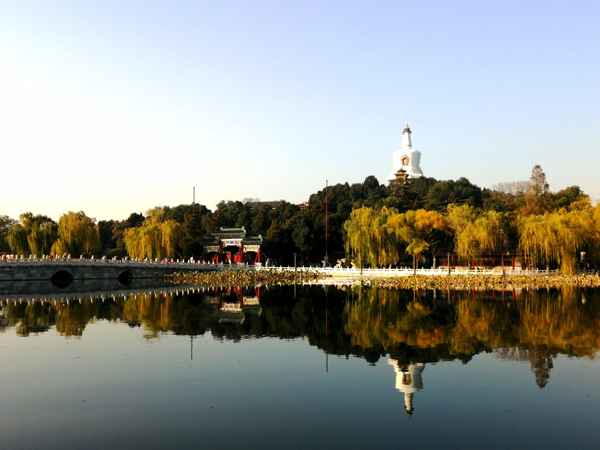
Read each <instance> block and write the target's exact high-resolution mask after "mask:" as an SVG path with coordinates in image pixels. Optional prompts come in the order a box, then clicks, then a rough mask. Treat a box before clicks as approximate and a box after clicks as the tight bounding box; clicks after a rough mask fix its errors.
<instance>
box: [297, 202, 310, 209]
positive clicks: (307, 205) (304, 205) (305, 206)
mask: <svg viewBox="0 0 600 450" xmlns="http://www.w3.org/2000/svg"><path fill="white" fill-rule="evenodd" d="M309 206H310V205H309V204H308V203H306V202H304V203H300V204H299V205H298V208H300V209H306V208H308V207H309Z"/></svg>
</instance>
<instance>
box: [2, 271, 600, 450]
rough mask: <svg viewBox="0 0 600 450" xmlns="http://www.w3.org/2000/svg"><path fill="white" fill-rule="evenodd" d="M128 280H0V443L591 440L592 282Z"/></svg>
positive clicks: (368, 444) (595, 336)
mask: <svg viewBox="0 0 600 450" xmlns="http://www.w3.org/2000/svg"><path fill="white" fill-rule="evenodd" d="M138 281H140V280H136V283H138ZM136 283H134V284H133V285H132V286H128V287H122V286H114V287H110V286H109V287H107V286H105V285H103V286H102V288H101V289H99V288H98V287H95V286H94V285H93V284H91V285H90V284H80V285H78V284H77V282H76V283H74V284H73V285H72V286H69V287H67V288H63V289H62V290H61V289H58V288H55V287H52V286H50V285H47V286H46V285H44V284H43V283H41V284H21V285H19V284H12V285H8V284H4V285H0V301H2V307H1V310H0V355H1V361H2V364H0V379H1V380H2V383H1V387H0V392H1V397H0V436H2V437H1V448H3V449H17V448H24V449H31V448H45V449H59V448H60V449H64V448H86V449H96V448H98V449H100V448H111V449H120V448H134V447H135V448H144V449H162V448H200V447H205V448H215V449H219V448H222V449H233V448H244V449H254V448H257V449H258V448H260V449H265V448H268V449H270V448H272V449H279V448H285V449H306V448H344V449H354V448H356V449H359V448H361V449H362V448H382V449H383V448H391V447H400V446H414V447H418V448H425V449H427V448H432V449H433V448H443V447H445V448H461V449H470V448H473V449H480V448H503V449H505V448H528V449H538V448H539V449H564V448H577V449H579V448H598V439H599V438H600V432H599V431H598V419H600V376H598V375H599V374H600V363H599V362H598V359H597V358H596V357H597V356H598V349H599V348H600V333H599V330H600V326H599V325H600V297H599V292H598V290H594V289H581V288H572V287H568V286H566V287H563V288H561V289H531V290H527V289H523V290H505V291H393V290H374V289H369V288H361V287H343V286H342V287H335V286H329V287H327V286H295V287H294V286H289V287H270V288H266V287H264V286H263V287H232V288H221V289H211V288H201V287H198V286H171V285H157V284H156V283H154V284H153V285H148V286H144V285H137V284H136ZM28 287H29V288H30V289H29V292H28ZM11 292H15V293H16V294H11Z"/></svg>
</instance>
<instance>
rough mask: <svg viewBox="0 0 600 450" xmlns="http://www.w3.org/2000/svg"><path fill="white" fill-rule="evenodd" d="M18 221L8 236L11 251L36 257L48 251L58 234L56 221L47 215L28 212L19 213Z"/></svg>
mask: <svg viewBox="0 0 600 450" xmlns="http://www.w3.org/2000/svg"><path fill="white" fill-rule="evenodd" d="M19 222H20V223H18V224H15V225H14V226H13V227H12V229H11V233H10V234H9V236H8V243H9V245H10V247H11V249H12V251H13V253H16V254H19V255H24V256H27V255H29V254H32V255H34V256H38V257H41V256H42V255H45V254H48V253H50V250H51V248H52V244H53V243H54V241H55V240H56V238H57V235H58V234H57V226H56V222H54V221H53V220H52V219H50V218H49V217H47V216H43V215H41V214H37V215H35V216H34V215H33V214H32V213H30V212H27V213H24V214H21V215H20V216H19Z"/></svg>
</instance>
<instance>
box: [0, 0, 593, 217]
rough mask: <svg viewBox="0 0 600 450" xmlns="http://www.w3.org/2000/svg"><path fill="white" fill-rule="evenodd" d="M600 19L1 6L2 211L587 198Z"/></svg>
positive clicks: (325, 9)
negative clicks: (483, 190) (388, 193)
mask: <svg viewBox="0 0 600 450" xmlns="http://www.w3.org/2000/svg"><path fill="white" fill-rule="evenodd" d="M599 23H600V2H598V1H597V0H596V1H578V2H573V1H570V2H567V1H544V2H542V1H527V0H525V1H519V2H516V1H504V2H498V1H482V0H478V1H447V0H446V1H426V0H425V1H423V0H421V1H398V0H396V1H369V2H367V1H351V0H343V1H285V0H277V1H227V0H220V1H169V2H167V1H153V0H139V1H127V0H119V1H109V0H103V1H98V2H90V1H49V0H44V1H34V0H31V1H22V0H14V1H13V0H4V1H2V2H1V3H0V149H1V152H2V159H1V161H2V170H1V174H2V183H1V184H0V186H1V187H0V214H7V215H9V216H11V217H13V218H17V217H18V215H19V214H21V213H23V212H26V211H31V212H33V213H34V214H37V213H42V214H46V215H49V216H51V217H53V218H55V219H58V218H59V216H60V214H61V213H64V212H67V211H79V210H83V211H85V212H86V213H87V214H88V215H89V216H91V217H95V218H96V219H98V220H100V219H111V218H112V219H124V218H126V217H127V216H128V215H129V214H130V213H131V212H141V211H145V210H147V209H149V208H151V207H154V206H157V205H170V206H176V205H178V204H181V203H190V202H191V201H192V187H194V186H195V187H196V201H197V202H198V203H202V204H205V205H207V206H208V207H209V208H211V209H212V208H214V206H215V204H216V203H217V202H219V201H220V200H241V199H243V198H246V197H257V198H260V199H262V200H275V199H286V200H288V201H291V202H297V203H299V202H302V201H305V200H307V199H308V196H309V195H310V194H311V193H314V192H316V191H318V190H319V189H321V188H323V187H324V185H325V180H329V184H330V185H332V184H335V183H343V182H348V183H355V182H361V181H363V180H364V178H365V177H367V176H369V175H375V176H376V177H377V178H378V179H379V181H380V182H381V183H384V182H385V177H386V176H387V175H388V174H389V173H390V172H391V170H392V153H393V152H394V151H395V150H397V149H398V148H399V147H400V144H401V134H402V130H403V128H404V126H405V125H406V124H407V123H408V124H409V125H410V127H411V129H412V131H413V136H412V137H413V147H414V148H416V149H418V150H420V151H421V153H422V159H421V167H422V169H423V171H424V173H425V175H426V176H431V177H435V178H437V179H440V180H443V179H457V178H459V177H461V176H464V177H466V178H468V179H469V180H471V181H472V182H473V183H475V184H477V185H479V186H481V187H490V186H491V185H493V184H495V183H499V182H505V181H518V180H526V179H528V178H529V176H530V174H531V169H532V168H533V166H534V165H535V164H540V165H541V166H542V168H543V169H544V171H545V172H546V175H547V178H548V182H549V183H550V189H551V190H552V191H558V190H560V189H563V188H565V187H568V186H571V185H579V186H580V187H582V188H583V190H584V191H585V192H586V193H588V194H589V195H590V196H592V197H593V198H598V197H600V181H599V176H598V174H597V172H598V167H599V166H600V152H599V150H600V126H599V125H600V106H599V105H600V26H599V25H598V24H599Z"/></svg>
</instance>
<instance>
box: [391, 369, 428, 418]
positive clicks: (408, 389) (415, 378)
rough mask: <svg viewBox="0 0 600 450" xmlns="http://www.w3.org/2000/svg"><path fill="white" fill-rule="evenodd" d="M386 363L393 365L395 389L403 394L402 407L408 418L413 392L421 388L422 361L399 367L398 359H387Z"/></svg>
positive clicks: (411, 410)
mask: <svg viewBox="0 0 600 450" xmlns="http://www.w3.org/2000/svg"><path fill="white" fill-rule="evenodd" d="M388 364H389V365H390V366H393V367H394V371H395V372H396V389H398V390H399V391H400V392H402V393H403V394H404V409H405V410H406V413H407V414H408V418H409V419H410V418H411V416H412V415H413V412H414V410H415V408H414V407H413V396H414V394H415V392H417V391H420V390H421V389H423V378H422V375H421V374H422V373H423V370H424V369H425V365H424V364H423V363H416V364H409V365H408V366H403V367H399V366H398V361H397V360H395V359H392V358H390V359H388Z"/></svg>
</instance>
